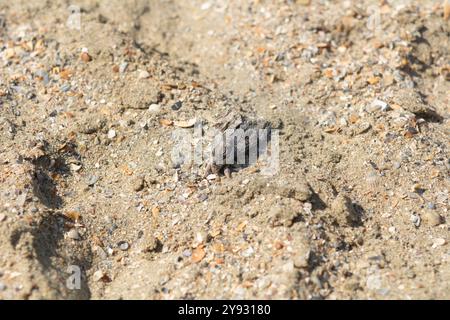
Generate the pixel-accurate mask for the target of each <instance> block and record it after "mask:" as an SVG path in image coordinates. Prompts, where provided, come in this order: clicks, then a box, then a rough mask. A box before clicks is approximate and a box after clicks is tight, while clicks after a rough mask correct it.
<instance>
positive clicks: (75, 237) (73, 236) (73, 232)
mask: <svg viewBox="0 0 450 320" xmlns="http://www.w3.org/2000/svg"><path fill="white" fill-rule="evenodd" d="M67 236H68V237H69V238H70V239H73V240H80V234H79V233H78V231H77V229H70V230H69V232H67Z"/></svg>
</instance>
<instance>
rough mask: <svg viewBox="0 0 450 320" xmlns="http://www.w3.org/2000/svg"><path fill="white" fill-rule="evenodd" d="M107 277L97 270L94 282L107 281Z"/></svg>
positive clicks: (93, 277)
mask: <svg viewBox="0 0 450 320" xmlns="http://www.w3.org/2000/svg"><path fill="white" fill-rule="evenodd" d="M105 277H107V276H106V274H105V273H104V272H103V271H102V270H97V271H95V272H94V275H93V276H92V279H93V280H94V281H103V280H104V279H105Z"/></svg>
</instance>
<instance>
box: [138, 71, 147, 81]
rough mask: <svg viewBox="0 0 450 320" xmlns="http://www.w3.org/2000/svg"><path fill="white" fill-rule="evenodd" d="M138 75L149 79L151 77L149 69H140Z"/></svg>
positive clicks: (140, 77)
mask: <svg viewBox="0 0 450 320" xmlns="http://www.w3.org/2000/svg"><path fill="white" fill-rule="evenodd" d="M138 77H139V79H148V78H150V73H148V71H146V70H141V71H139V75H138Z"/></svg>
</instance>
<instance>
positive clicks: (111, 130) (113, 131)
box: [108, 129, 116, 139]
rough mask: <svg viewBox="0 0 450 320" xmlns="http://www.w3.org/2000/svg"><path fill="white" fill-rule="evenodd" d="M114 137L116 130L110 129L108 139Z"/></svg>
mask: <svg viewBox="0 0 450 320" xmlns="http://www.w3.org/2000/svg"><path fill="white" fill-rule="evenodd" d="M115 137H116V130H114V129H110V130H109V131H108V139H114V138H115Z"/></svg>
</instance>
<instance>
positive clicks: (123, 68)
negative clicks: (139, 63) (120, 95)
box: [119, 62, 128, 73]
mask: <svg viewBox="0 0 450 320" xmlns="http://www.w3.org/2000/svg"><path fill="white" fill-rule="evenodd" d="M127 68H128V62H122V63H121V64H120V66H119V72H120V73H124V72H125V71H126V70H127Z"/></svg>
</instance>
